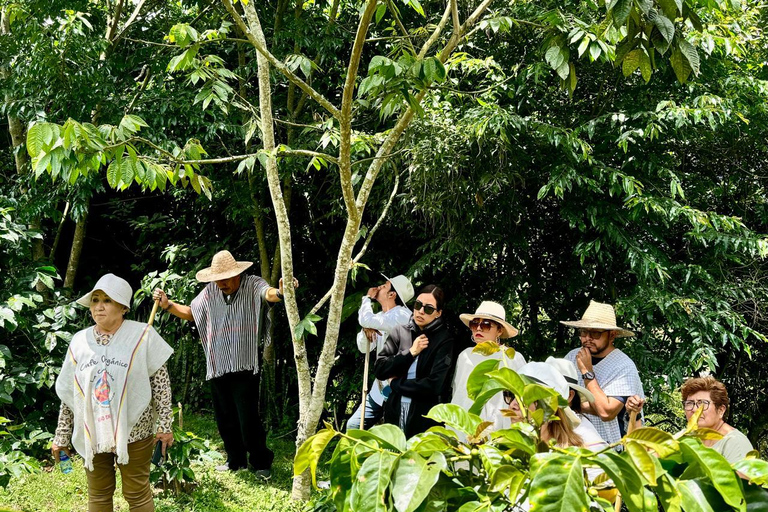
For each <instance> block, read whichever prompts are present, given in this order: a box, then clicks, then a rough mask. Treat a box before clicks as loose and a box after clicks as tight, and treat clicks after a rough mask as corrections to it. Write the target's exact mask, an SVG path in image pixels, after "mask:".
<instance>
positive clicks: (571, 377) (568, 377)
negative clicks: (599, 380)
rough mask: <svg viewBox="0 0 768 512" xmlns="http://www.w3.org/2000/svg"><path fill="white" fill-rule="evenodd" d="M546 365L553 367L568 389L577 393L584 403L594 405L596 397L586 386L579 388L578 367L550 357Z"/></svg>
mask: <svg viewBox="0 0 768 512" xmlns="http://www.w3.org/2000/svg"><path fill="white" fill-rule="evenodd" d="M544 362H545V363H547V364H549V365H552V366H553V367H554V368H555V369H556V370H557V371H558V372H560V375H562V376H563V378H564V379H565V381H566V382H567V383H568V387H570V388H571V389H572V390H574V391H575V392H577V393H578V394H579V396H580V397H581V401H582V402H589V403H592V402H594V401H595V395H593V394H592V392H591V391H590V390H588V389H587V388H585V387H584V386H579V371H578V370H577V369H576V366H574V364H573V363H572V362H570V361H569V360H568V359H562V358H558V357H552V356H549V357H548V358H547V360H546V361H544Z"/></svg>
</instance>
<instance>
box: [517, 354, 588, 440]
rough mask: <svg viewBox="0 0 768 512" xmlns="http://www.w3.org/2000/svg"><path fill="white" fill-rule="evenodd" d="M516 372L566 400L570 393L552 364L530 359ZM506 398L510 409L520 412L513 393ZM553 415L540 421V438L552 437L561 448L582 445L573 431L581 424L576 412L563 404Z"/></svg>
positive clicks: (534, 405)
mask: <svg viewBox="0 0 768 512" xmlns="http://www.w3.org/2000/svg"><path fill="white" fill-rule="evenodd" d="M517 373H518V374H519V375H524V376H525V377H527V378H528V379H530V380H531V381H533V382H535V383H537V384H541V385H542V386H546V387H548V388H551V389H554V390H555V391H557V393H558V394H559V395H560V396H561V397H563V398H564V399H566V400H568V397H569V395H570V393H571V390H570V388H569V387H568V382H566V380H565V378H564V377H563V376H562V375H561V374H560V372H559V371H558V370H557V369H555V367H554V366H552V365H549V364H547V363H542V362H539V361H531V362H530V363H526V364H524V365H523V366H522V367H521V368H520V369H519V370H518V371H517ZM507 396H508V395H507ZM506 400H507V401H508V405H509V409H510V410H512V411H513V412H517V413H519V412H520V404H518V403H517V399H516V398H515V397H514V395H513V396H512V398H511V399H509V398H506ZM528 406H529V408H530V409H535V408H536V403H535V402H534V403H532V404H528ZM553 416H557V419H550V420H548V421H545V422H544V423H542V425H541V440H542V441H544V442H545V443H548V442H550V441H551V440H553V439H554V440H555V444H557V446H559V447H561V448H565V447H567V446H582V447H583V446H584V440H583V439H582V438H581V436H579V434H577V433H576V431H575V429H576V428H578V426H579V425H580V424H581V420H580V419H579V417H578V416H577V415H576V413H574V412H573V411H572V410H571V408H570V407H569V406H565V407H558V408H557V409H556V410H555V413H554V415H553Z"/></svg>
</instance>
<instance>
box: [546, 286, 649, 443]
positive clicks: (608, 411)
mask: <svg viewBox="0 0 768 512" xmlns="http://www.w3.org/2000/svg"><path fill="white" fill-rule="evenodd" d="M560 323H561V324H563V325H567V326H568V327H574V328H576V329H577V330H578V333H579V338H580V339H581V348H576V349H573V350H571V351H570V352H569V353H568V355H567V356H566V359H568V360H570V361H571V362H572V363H574V364H575V365H576V368H578V370H579V373H580V374H581V375H580V377H579V384H580V385H582V386H584V387H585V388H587V390H589V391H590V392H591V393H592V394H593V395H594V397H595V400H594V402H583V403H582V413H584V414H585V415H586V416H587V418H588V419H589V420H590V421H591V422H592V424H593V425H594V426H595V428H596V429H597V431H598V433H599V434H600V437H602V438H603V439H604V440H605V441H607V442H608V443H615V442H617V441H619V440H620V439H621V438H622V437H624V435H626V433H627V427H628V423H629V421H628V419H629V418H628V412H627V411H628V410H636V411H637V410H640V409H642V406H643V403H644V402H645V394H644V393H643V385H642V383H641V382H640V376H639V375H638V373H637V367H636V366H635V363H633V362H632V360H631V359H630V358H629V357H628V356H627V355H626V354H624V352H622V351H621V350H619V349H618V348H616V347H615V346H614V345H613V343H614V340H615V339H616V338H624V337H630V336H634V333H632V332H631V331H628V330H626V329H623V328H621V327H618V326H617V325H616V313H615V312H614V310H613V306H611V305H610V304H602V303H600V302H595V301H590V303H589V307H588V308H587V310H586V311H585V312H584V315H583V316H582V317H581V320H575V321H561V322H560Z"/></svg>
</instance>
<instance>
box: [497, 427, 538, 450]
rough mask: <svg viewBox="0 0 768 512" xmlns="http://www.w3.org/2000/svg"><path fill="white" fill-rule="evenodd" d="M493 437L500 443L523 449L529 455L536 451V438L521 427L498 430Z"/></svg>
mask: <svg viewBox="0 0 768 512" xmlns="http://www.w3.org/2000/svg"><path fill="white" fill-rule="evenodd" d="M491 439H493V440H494V441H495V442H496V443H498V444H500V445H503V446H508V447H510V448H512V449H517V450H521V451H523V452H525V453H527V454H528V455H533V454H534V453H536V443H535V442H534V440H533V439H532V438H531V437H530V436H528V435H526V434H525V433H523V432H521V431H520V430H519V429H514V428H505V429H502V430H497V431H496V432H493V433H492V434H491Z"/></svg>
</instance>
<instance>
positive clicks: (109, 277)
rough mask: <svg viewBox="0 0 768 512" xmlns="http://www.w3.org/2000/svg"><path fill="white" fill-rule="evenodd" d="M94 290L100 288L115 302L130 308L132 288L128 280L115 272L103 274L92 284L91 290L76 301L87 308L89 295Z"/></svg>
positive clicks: (89, 303)
mask: <svg viewBox="0 0 768 512" xmlns="http://www.w3.org/2000/svg"><path fill="white" fill-rule="evenodd" d="M96 290H101V291H103V292H104V293H106V294H107V295H108V296H109V298H110V299H112V300H113V301H115V302H117V303H118V304H120V305H121V306H125V307H127V308H128V309H131V297H133V289H132V288H131V285H129V284H128V281H126V280H125V279H123V278H122V277H117V276H116V275H115V274H104V275H103V276H101V277H100V278H99V280H98V281H96V284H95V285H93V290H91V291H89V292H88V293H86V294H85V295H83V296H82V297H80V298H79V299H77V303H78V304H80V305H81V306H85V307H87V308H89V307H91V295H93V292H95V291H96Z"/></svg>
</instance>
